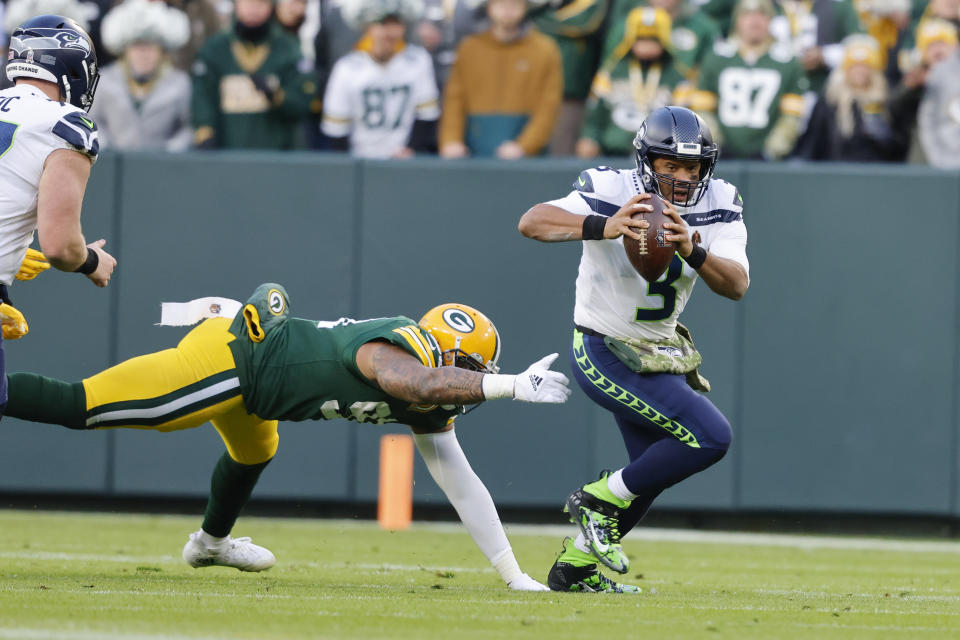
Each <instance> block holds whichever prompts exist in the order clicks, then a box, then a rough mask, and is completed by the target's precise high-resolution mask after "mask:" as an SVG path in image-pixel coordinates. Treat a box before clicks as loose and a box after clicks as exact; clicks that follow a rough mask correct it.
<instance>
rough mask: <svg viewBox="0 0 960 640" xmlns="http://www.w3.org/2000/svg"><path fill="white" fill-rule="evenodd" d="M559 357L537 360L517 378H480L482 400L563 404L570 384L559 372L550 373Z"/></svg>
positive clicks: (491, 376)
mask: <svg viewBox="0 0 960 640" xmlns="http://www.w3.org/2000/svg"><path fill="white" fill-rule="evenodd" d="M558 357H559V354H556V353H551V354H550V355H548V356H545V357H543V358H541V359H540V360H537V361H536V362H534V363H533V364H532V365H530V366H529V367H527V370H526V371H524V372H523V373H521V374H519V375H515V376H512V375H503V374H491V373H488V374H486V375H484V376H483V397H484V398H486V399H487V400H492V399H494V398H514V399H516V400H522V401H523V402H549V403H552V404H560V403H562V402H566V401H567V398H569V397H570V394H571V391H570V389H569V388H568V387H567V385H569V384H570V381H569V380H568V379H567V376H565V375H563V374H562V373H560V372H559V371H550V365H551V364H553V361H554V360H556V359H557V358H558Z"/></svg>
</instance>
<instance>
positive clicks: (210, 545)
mask: <svg viewBox="0 0 960 640" xmlns="http://www.w3.org/2000/svg"><path fill="white" fill-rule="evenodd" d="M197 537H198V539H199V540H200V543H201V544H202V545H203V546H205V547H206V548H207V549H219V548H221V547H222V546H223V545H225V544H226V543H227V540H229V539H230V536H227V537H225V538H217V537H216V536H212V535H210V534H209V533H207V532H206V531H204V530H203V529H200V535H199V536H197Z"/></svg>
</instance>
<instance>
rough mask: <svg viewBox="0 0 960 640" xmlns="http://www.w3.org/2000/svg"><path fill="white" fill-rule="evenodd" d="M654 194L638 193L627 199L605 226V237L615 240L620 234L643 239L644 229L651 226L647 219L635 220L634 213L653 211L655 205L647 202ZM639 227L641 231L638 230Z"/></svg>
mask: <svg viewBox="0 0 960 640" xmlns="http://www.w3.org/2000/svg"><path fill="white" fill-rule="evenodd" d="M652 197H653V195H652V194H649V193H638V194H637V195H635V196H633V197H632V198H630V199H629V200H627V201H626V202H625V203H624V204H623V206H622V207H620V209H618V210H617V212H616V213H615V214H613V215H612V216H610V219H608V220H607V224H606V226H604V227H603V237H604V239H605V240H613V239H614V238H619V237H620V236H630V237H631V238H633V239H634V240H641V239H643V229H646V228H647V227H649V226H650V223H649V222H647V221H646V220H634V219H633V218H632V216H633V214H635V213H641V212H644V211H653V207H652V206H650V205H649V204H647V203H646V202H645V200H649V199H650V198H652ZM638 229H639V231H638Z"/></svg>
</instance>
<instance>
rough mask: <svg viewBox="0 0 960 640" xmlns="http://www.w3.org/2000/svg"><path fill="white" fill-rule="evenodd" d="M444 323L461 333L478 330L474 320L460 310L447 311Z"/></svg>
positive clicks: (444, 315) (444, 314) (444, 313)
mask: <svg viewBox="0 0 960 640" xmlns="http://www.w3.org/2000/svg"><path fill="white" fill-rule="evenodd" d="M443 321H444V322H446V323H447V324H448V325H450V326H451V327H453V328H454V329H456V330H457V331H459V332H460V333H470V332H472V331H473V330H474V329H475V328H476V324H474V322H473V318H471V317H470V315H469V314H467V313H464V312H463V311H461V310H460V309H447V310H446V311H444V312H443Z"/></svg>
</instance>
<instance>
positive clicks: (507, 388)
mask: <svg viewBox="0 0 960 640" xmlns="http://www.w3.org/2000/svg"><path fill="white" fill-rule="evenodd" d="M516 379H517V376H512V375H507V374H503V373H485V374H484V375H483V380H482V381H481V388H482V389H483V397H484V399H486V400H494V399H495V398H512V397H513V387H514V384H515V381H516Z"/></svg>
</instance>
